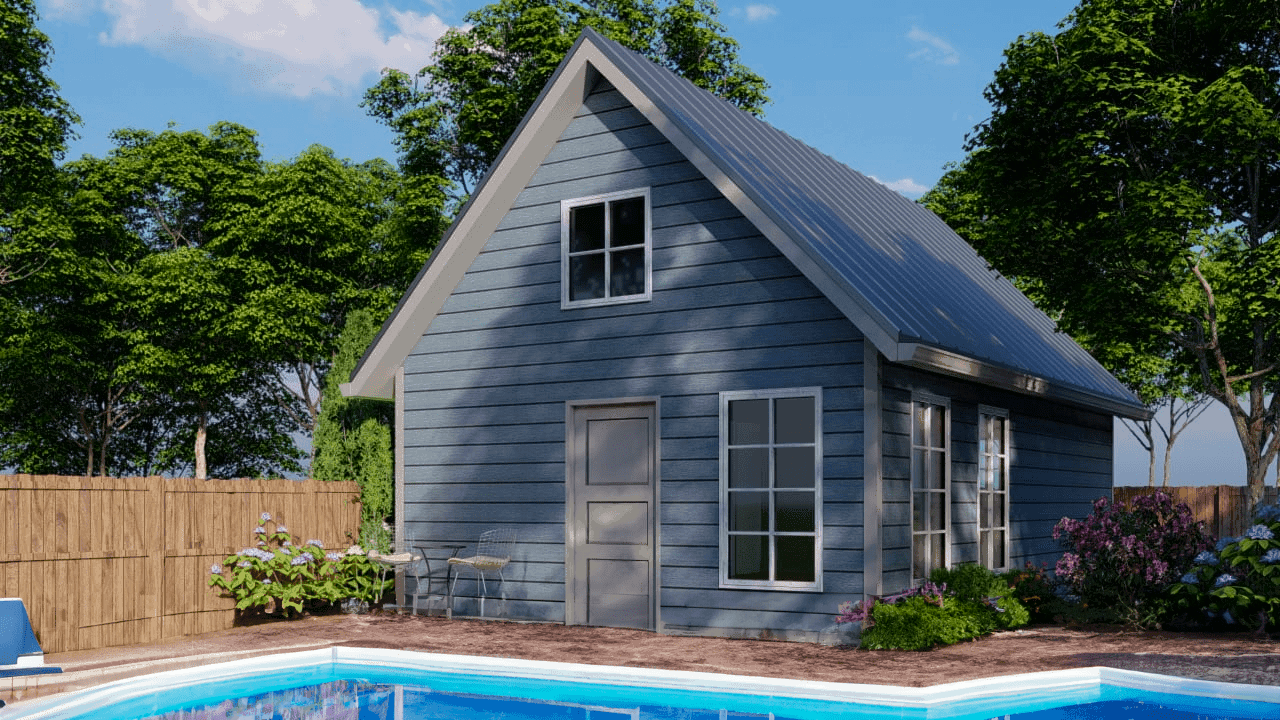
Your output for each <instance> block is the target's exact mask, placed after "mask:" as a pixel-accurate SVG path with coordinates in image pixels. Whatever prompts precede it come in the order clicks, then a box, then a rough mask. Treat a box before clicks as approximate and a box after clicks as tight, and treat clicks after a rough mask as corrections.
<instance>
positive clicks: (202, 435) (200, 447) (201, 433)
mask: <svg viewBox="0 0 1280 720" xmlns="http://www.w3.org/2000/svg"><path fill="white" fill-rule="evenodd" d="M208 435H209V414H208V413H203V412H202V413H200V424H199V425H197V426H196V479H197V480H207V479H208V478H209V467H208V463H207V462H206V461H205V457H204V443H205V440H207V439H208Z"/></svg>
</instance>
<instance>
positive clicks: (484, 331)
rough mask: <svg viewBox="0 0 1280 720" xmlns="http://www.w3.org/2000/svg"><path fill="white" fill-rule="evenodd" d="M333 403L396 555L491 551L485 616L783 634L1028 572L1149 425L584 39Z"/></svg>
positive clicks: (931, 261)
mask: <svg viewBox="0 0 1280 720" xmlns="http://www.w3.org/2000/svg"><path fill="white" fill-rule="evenodd" d="M343 390H344V392H345V393H346V394H348V395H353V396H367V397H381V398H394V400H395V404H396V418H397V421H396V423H397V427H396V432H395V438H396V439H395V443H396V447H395V455H396V523H397V529H398V531H399V532H398V534H397V535H398V536H404V535H405V534H407V535H409V536H411V537H414V538H418V539H421V540H424V541H434V542H449V541H452V542H474V541H475V539H476V538H477V536H478V535H479V534H480V532H481V531H483V530H485V529H488V528H493V527H509V528H513V529H515V530H516V531H517V532H518V534H519V546H518V550H517V553H516V555H515V557H514V559H513V561H512V563H511V565H510V566H508V568H507V570H506V571H505V575H506V580H507V584H506V589H505V595H506V596H507V598H508V600H507V602H506V604H505V611H504V614H505V615H506V616H508V617H512V618H528V619H537V620H550V621H557V622H559V621H563V622H565V623H568V624H587V625H606V626H619V627H638V628H649V629H653V630H657V631H660V632H668V633H697V634H717V635H738V636H759V635H768V636H772V637H793V638H800V639H802V638H812V637H815V636H816V634H817V633H818V632H819V631H820V630H821V629H822V628H823V627H826V626H828V625H830V623H831V622H832V617H833V614H834V613H835V610H836V607H837V605H838V604H839V603H840V602H842V601H846V600H857V599H861V598H862V597H864V596H866V595H878V594H885V593H889V592H893V591H896V590H900V589H903V588H905V587H908V586H910V585H911V584H912V583H916V582H920V581H921V580H922V579H923V578H925V577H927V576H928V573H929V571H930V570H931V569H933V568H937V567H943V566H954V565H956V564H958V563H967V562H975V563H982V564H983V565H986V566H988V567H991V568H993V569H1003V568H1009V567H1013V566H1021V565H1022V564H1023V563H1024V562H1026V561H1031V562H1036V563H1038V562H1040V561H1042V560H1043V561H1047V560H1051V559H1053V558H1055V557H1056V556H1057V555H1058V554H1059V551H1060V549H1059V547H1058V546H1057V544H1056V543H1055V542H1054V541H1053V540H1052V538H1051V532H1052V527H1053V525H1054V523H1055V522H1056V521H1057V520H1058V519H1060V518H1061V517H1063V516H1064V515H1072V516H1076V517H1081V516H1084V515H1086V514H1088V512H1089V509H1090V502H1091V501H1092V500H1094V499H1095V498H1097V497H1099V496H1102V495H1106V494H1109V493H1110V491H1111V483H1112V425H1113V417H1114V416H1117V415H1118V416H1122V417H1130V418H1140V417H1146V416H1147V413H1146V410H1145V408H1144V407H1143V405H1142V404H1141V403H1140V402H1139V401H1138V400H1137V399H1136V398H1134V397H1133V395H1131V394H1130V393H1129V392H1128V391H1127V390H1126V389H1125V388H1124V386H1123V385H1121V384H1120V383H1119V382H1117V381H1116V380H1115V379H1114V378H1113V377H1112V376H1111V375H1110V374H1108V373H1107V371H1106V370H1104V369H1103V368H1102V367H1101V366H1099V365H1098V363H1097V362H1095V361H1094V360H1093V358H1092V357H1090V356H1089V355H1088V354H1087V353H1086V352H1085V351H1084V350H1082V349H1081V348H1080V347H1079V346H1077V345H1076V344H1075V343H1074V342H1072V340H1071V339H1070V338H1069V337H1067V336H1066V335H1064V334H1062V333H1059V332H1056V331H1055V329H1054V323H1053V322H1052V321H1051V320H1050V319H1049V318H1047V317H1046V316H1045V315H1044V314H1042V313H1041V312H1040V311H1039V310H1037V309H1036V308H1035V307H1034V306H1033V305H1032V304H1031V302H1030V301H1028V300H1027V299H1026V298H1025V297H1024V296H1023V295H1022V294H1021V293H1019V292H1018V290H1017V289H1015V288H1014V286H1013V285H1012V284H1011V283H1010V282H1008V281H1007V280H1006V279H1004V278H1002V277H1001V276H1000V275H999V274H997V273H995V272H994V271H992V270H990V269H989V268H988V266H987V263H986V262H985V261H983V259H982V258H981V257H979V256H978V255H977V254H976V253H975V252H974V250H973V249H972V248H971V247H970V246H969V245H968V244H966V243H965V242H964V240H962V239H961V238H960V237H959V236H957V235H956V234H955V233H954V232H952V231H951V230H950V229H949V228H948V227H947V226H946V225H945V224H943V222H942V221H941V220H939V219H938V218H937V217H936V216H934V215H933V214H931V213H930V212H929V211H927V210H926V209H924V208H923V207H921V206H919V205H917V204H916V203H913V202H911V201H909V200H907V199H905V198H903V197H902V196H900V195H898V194H897V193H894V192H892V191H890V190H888V189H887V188H885V187H884V186H882V185H880V184H879V183H877V182H875V181H873V180H871V179H869V178H867V177H865V176H863V175H861V174H859V173H858V172H856V171H854V170H852V169H850V168H848V167H846V166H844V165H842V164H841V163H839V162H837V161H835V160H833V159H832V158H830V157H828V156H826V155H824V154H822V153H821V152H819V151H817V150H815V149H813V148H811V147H808V146H806V145H804V144H803V143H801V142H799V141H797V140H795V139H794V138H792V137H790V136H788V135H787V134H785V133H783V132H781V131H779V130H777V129H776V128H773V127H771V126H770V125H768V124H767V123H765V122H763V121H761V120H759V119H757V118H755V117H753V116H751V115H749V114H747V113H744V112H742V111H740V110H738V109H737V108H735V107H733V106H732V105H730V104H728V103H726V102H724V101H722V100H720V99H719V98H716V97H714V96H712V95H711V94H709V93H707V92H705V91H703V90H701V89H699V88H697V87H695V86H694V85H692V84H691V83H689V82H687V81H686V80H684V79H682V78H680V77H678V76H676V75H674V74H673V73H671V72H669V71H667V70H665V69H663V68H661V67H658V66H656V65H654V64H653V63H651V62H649V61H648V60H646V59H644V58H642V57H640V56H638V55H636V54H635V53H633V52H631V51H629V50H627V49H625V48H623V47H622V46H620V45H618V44H616V43H614V42H612V41H610V40H607V39H605V38H604V37H602V36H601V35H599V34H597V33H595V32H593V31H591V30H587V31H586V32H584V34H583V35H582V37H581V38H579V40H578V42H577V44H576V45H575V46H574V47H573V49H572V50H571V52H570V53H569V55H568V56H567V57H566V58H565V60H564V62H563V63H562V64H561V66H560V67H559V69H558V70H557V71H556V73H555V75H554V76H553V77H552V79H551V80H550V82H549V83H548V85H547V87H546V88H545V89H544V90H543V93H542V95H541V96H540V97H539V99H538V101H537V102H536V103H535V105H534V107H533V108H532V109H531V110H530V111H529V113H528V114H527V115H526V116H525V118H524V121H523V122H522V123H521V125H520V127H519V129H518V130H517V131H516V133H515V135H514V136H513V137H512V138H511V139H510V141H509V142H508V143H507V145H506V147H505V148H504V150H503V152H502V154H501V155H500V156H499V158H498V159H497V161H496V162H495V163H494V165H493V166H492V168H490V170H489V173H488V175H486V177H485V178H484V180H483V181H482V183H481V184H480V186H479V187H478V188H477V189H476V191H475V193H474V195H473V197H472V199H471V201H470V203H469V204H468V205H467V206H466V207H465V208H464V209H463V211H462V212H461V213H460V215H459V217H458V219H457V221H456V222H455V224H454V225H453V227H452V228H451V229H450V230H449V231H448V233H447V234H446V235H445V237H444V238H443V240H442V241H441V243H440V245H439V247H438V248H437V250H436V252H435V253H434V254H433V255H432V257H431V259H430V260H429V261H428V262H427V264H426V266H425V267H424V268H423V270H422V272H421V273H420V274H419V275H418V278H417V279H416V280H415V281H414V284H413V286H412V287H411V288H409V290H408V292H407V293H406V294H405V296H404V298H403V299H402V300H401V302H400V305H399V306H398V307H397V309H396V311H395V313H394V314H393V315H392V316H391V318H390V319H388V320H387V322H386V324H385V325H384V327H383V328H382V331H381V333H380V335H379V336H378V338H377V339H376V340H375V342H374V344H373V345H372V346H371V347H370V349H369V351H368V352H367V354H366V355H365V357H364V359H363V360H362V362H361V364H360V365H359V367H357V369H356V370H355V371H354V372H353V374H352V377H351V382H350V383H348V384H346V385H344V386H343ZM408 582H410V583H411V582H413V581H412V579H410V580H409V581H408ZM410 589H411V588H410ZM474 594H475V593H473V592H472V591H471V590H469V589H467V588H464V587H463V586H462V585H459V595H474ZM457 602H458V609H459V611H460V612H468V611H470V612H475V603H474V600H473V598H471V597H465V596H464V597H459V598H458V599H457Z"/></svg>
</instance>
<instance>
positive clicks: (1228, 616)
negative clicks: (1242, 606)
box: [1222, 610, 1236, 625]
mask: <svg viewBox="0 0 1280 720" xmlns="http://www.w3.org/2000/svg"><path fill="white" fill-rule="evenodd" d="M1222 619H1223V620H1226V621H1227V624H1228V625H1235V624H1236V619H1235V618H1233V617H1231V611H1230V610H1223V611H1222Z"/></svg>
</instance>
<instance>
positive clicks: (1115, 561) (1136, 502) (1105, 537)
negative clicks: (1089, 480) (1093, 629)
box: [1053, 491, 1211, 627]
mask: <svg viewBox="0 0 1280 720" xmlns="http://www.w3.org/2000/svg"><path fill="white" fill-rule="evenodd" d="M1053 538H1054V539H1055V540H1060V541H1061V542H1062V544H1063V545H1064V546H1065V547H1066V549H1067V552H1065V553H1063V555H1062V558H1061V559H1060V560H1058V564H1057V567H1056V574H1057V576H1058V579H1059V580H1060V581H1061V582H1063V583H1065V584H1066V585H1067V587H1068V588H1069V590H1070V591H1071V592H1072V593H1073V594H1075V595H1078V596H1079V598H1080V602H1081V604H1082V605H1083V606H1084V607H1088V606H1089V605H1093V606H1094V607H1095V608H1106V609H1107V615H1109V616H1110V617H1109V619H1111V620H1114V621H1119V622H1123V623H1125V624H1129V625H1136V626H1151V625H1154V626H1157V627H1158V626H1159V624H1160V621H1161V619H1162V618H1163V616H1164V614H1165V610H1166V607H1165V605H1164V598H1163V592H1164V590H1165V588H1167V587H1168V586H1169V585H1170V584H1171V583H1174V582H1176V581H1177V580H1178V579H1179V578H1180V577H1181V576H1182V575H1183V573H1185V572H1186V571H1187V570H1188V569H1189V568H1190V567H1191V564H1192V560H1193V559H1194V558H1195V557H1196V556H1197V554H1198V553H1200V552H1201V551H1203V550H1207V549H1208V548H1209V547H1210V542H1211V541H1210V535H1209V532H1208V530H1206V529H1205V525H1204V523H1203V522H1199V521H1197V520H1195V518H1194V516H1193V515H1192V514H1191V509H1190V508H1189V507H1187V506H1186V505H1185V504H1184V503H1178V504H1176V505H1175V504H1174V502H1173V499H1172V498H1171V497H1170V496H1169V495H1168V494H1167V493H1164V492H1160V491H1156V492H1155V493H1154V494H1152V495H1139V496H1138V497H1136V498H1134V499H1133V501H1132V504H1130V505H1125V504H1119V505H1116V504H1113V503H1112V502H1111V501H1110V500H1109V499H1107V498H1099V499H1098V500H1097V501H1096V502H1095V503H1094V504H1093V514H1092V515H1090V516H1089V517H1087V518H1085V519H1084V520H1073V519H1071V518H1063V519H1062V520H1061V521H1059V522H1058V524H1057V525H1056V526H1055V527H1054V528H1053Z"/></svg>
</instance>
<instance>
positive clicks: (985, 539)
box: [978, 530, 999, 568]
mask: <svg viewBox="0 0 1280 720" xmlns="http://www.w3.org/2000/svg"><path fill="white" fill-rule="evenodd" d="M990 559H991V531H990V530H983V531H982V532H980V533H978V564H979V565H983V566H986V567H987V568H993V567H999V565H994V564H993V565H988V564H987V563H988V561H990Z"/></svg>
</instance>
